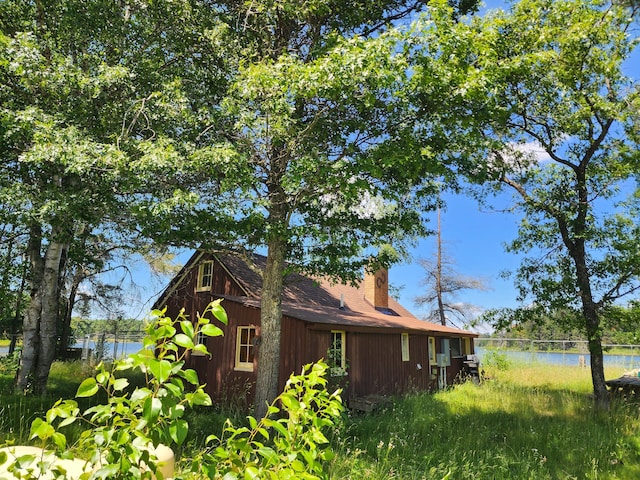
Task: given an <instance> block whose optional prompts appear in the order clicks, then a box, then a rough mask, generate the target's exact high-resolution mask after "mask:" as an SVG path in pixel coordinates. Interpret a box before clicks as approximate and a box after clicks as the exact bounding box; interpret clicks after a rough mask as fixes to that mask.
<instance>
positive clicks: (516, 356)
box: [0, 342, 640, 370]
mask: <svg viewBox="0 0 640 480" xmlns="http://www.w3.org/2000/svg"><path fill="white" fill-rule="evenodd" d="M74 346H75V347H78V348H82V343H81V342H80V343H78V344H76V345H74ZM88 346H89V348H91V349H95V344H94V342H89V345H88ZM141 348H142V343H140V342H118V344H117V345H115V346H114V344H113V343H111V342H105V349H104V355H105V358H114V356H115V357H117V358H121V357H124V356H126V355H128V354H130V353H136V352H137V351H138V350H140V349H141ZM8 350H9V349H8V347H0V356H4V355H6V354H7V352H8ZM94 351H95V350H94ZM487 352H488V350H487V349H485V348H482V347H476V354H477V355H478V357H479V358H480V363H481V364H482V363H483V360H484V359H483V357H484V355H486V354H487ZM498 352H500V353H501V354H505V355H506V356H507V358H509V359H511V360H513V361H515V362H518V363H545V364H552V365H576V366H577V365H579V364H580V357H581V356H582V357H584V360H585V364H586V365H587V366H588V365H589V361H590V356H589V354H588V353H562V352H517V351H511V350H498ZM114 354H115V355H114ZM604 364H605V366H619V367H624V368H625V369H627V370H632V369H634V368H640V351H638V353H637V354H636V355H633V354H630V355H607V354H605V356H604Z"/></svg>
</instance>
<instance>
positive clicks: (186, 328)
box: [180, 320, 195, 338]
mask: <svg viewBox="0 0 640 480" xmlns="http://www.w3.org/2000/svg"><path fill="white" fill-rule="evenodd" d="M180 329H181V330H182V333H184V334H185V335H186V336H188V337H189V338H193V337H194V336H195V334H194V331H193V324H192V323H191V322H189V321H188V320H182V321H181V322H180Z"/></svg>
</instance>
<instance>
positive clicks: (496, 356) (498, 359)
mask: <svg viewBox="0 0 640 480" xmlns="http://www.w3.org/2000/svg"><path fill="white" fill-rule="evenodd" d="M482 363H483V364H484V366H485V367H487V368H494V369H496V370H500V371H504V370H508V369H509V368H511V361H510V360H509V357H507V354H506V353H504V352H499V351H498V350H487V352H486V353H485V354H484V357H483V361H482Z"/></svg>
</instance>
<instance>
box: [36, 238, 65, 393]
mask: <svg viewBox="0 0 640 480" xmlns="http://www.w3.org/2000/svg"><path fill="white" fill-rule="evenodd" d="M54 238H55V235H54ZM67 249H68V246H67V244H65V243H63V242H59V241H55V240H51V242H50V243H49V246H48V248H47V252H46V255H45V266H44V276H43V281H42V291H43V295H42V312H41V315H40V353H39V355H38V362H37V366H36V375H35V383H34V390H35V392H36V393H44V392H46V390H47V380H48V379H49V371H50V370H51V364H52V363H53V361H54V360H55V358H56V347H57V343H58V332H57V326H58V311H59V309H58V307H59V300H60V295H59V288H58V287H59V281H60V267H61V264H62V259H63V257H64V255H65V252H66V250H67Z"/></svg>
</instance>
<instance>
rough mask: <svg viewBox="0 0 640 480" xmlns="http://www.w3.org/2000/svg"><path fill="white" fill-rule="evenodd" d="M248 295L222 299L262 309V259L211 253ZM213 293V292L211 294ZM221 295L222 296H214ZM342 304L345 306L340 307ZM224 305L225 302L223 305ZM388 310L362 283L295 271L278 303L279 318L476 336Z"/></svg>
mask: <svg viewBox="0 0 640 480" xmlns="http://www.w3.org/2000/svg"><path fill="white" fill-rule="evenodd" d="M204 255H206V254H203V252H196V253H195V254H194V255H193V257H191V258H190V259H189V261H188V262H187V264H186V265H185V266H184V267H183V269H182V271H181V272H180V273H178V275H177V276H176V277H175V278H174V279H173V280H172V281H171V282H170V284H169V285H168V286H167V288H166V289H165V291H164V292H163V293H162V295H161V296H160V298H159V299H158V301H157V302H156V305H159V304H161V303H163V302H164V301H165V299H166V298H167V296H169V295H170V294H171V293H172V292H173V291H174V290H175V288H177V286H178V285H179V284H180V283H181V282H182V280H183V279H184V278H185V277H186V276H187V275H188V273H189V271H191V269H193V268H194V267H195V266H196V265H197V264H198V262H199V260H200V259H201V258H202V257H203V256H204ZM214 257H215V258H216V259H217V260H218V261H219V262H220V263H221V264H222V265H223V266H224V268H225V269H226V270H227V272H228V273H229V275H231V277H232V278H233V279H234V280H235V281H236V282H237V283H238V285H240V287H241V288H242V290H243V291H244V292H246V294H247V296H246V297H245V296H243V297H240V296H223V295H222V298H225V299H226V300H228V301H231V302H236V303H239V304H242V305H246V306H248V307H253V308H260V295H261V291H262V278H261V276H260V274H259V273H258V271H262V270H264V267H265V265H266V257H264V256H262V255H257V254H255V255H254V256H253V258H252V261H253V264H254V267H255V268H251V267H250V266H249V265H248V264H247V262H246V261H245V260H244V259H242V258H241V257H237V256H232V255H214ZM214 294H215V292H214ZM217 296H221V295H217ZM341 302H342V304H343V305H344V308H340V306H341ZM223 305H224V303H223ZM389 309H390V310H392V311H393V313H395V314H396V315H389V314H385V313H383V312H381V311H379V310H377V309H376V308H374V306H373V305H372V304H371V303H369V302H368V301H367V300H366V299H365V298H364V289H363V286H362V282H361V284H360V285H359V286H357V287H353V286H351V285H343V284H334V283H331V282H329V281H328V280H326V279H323V278H310V277H306V276H303V275H299V274H296V273H292V274H289V275H288V276H287V277H286V278H285V283H284V292H283V299H282V311H283V314H285V315H287V316H290V317H293V318H297V319H300V320H303V321H306V322H310V323H316V324H323V325H336V326H340V325H341V326H351V327H362V328H385V329H395V330H409V331H410V330H413V331H426V332H434V333H441V334H451V335H457V336H474V337H476V336H478V335H477V334H475V333H472V332H468V331H465V330H459V329H457V328H452V327H447V326H443V325H440V324H438V323H433V322H427V321H424V320H419V319H418V318H416V317H415V316H414V315H413V314H411V312H409V311H408V310H407V309H406V308H404V307H403V306H402V305H400V304H399V303H398V302H397V301H396V300H394V299H393V298H391V297H389Z"/></svg>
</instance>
